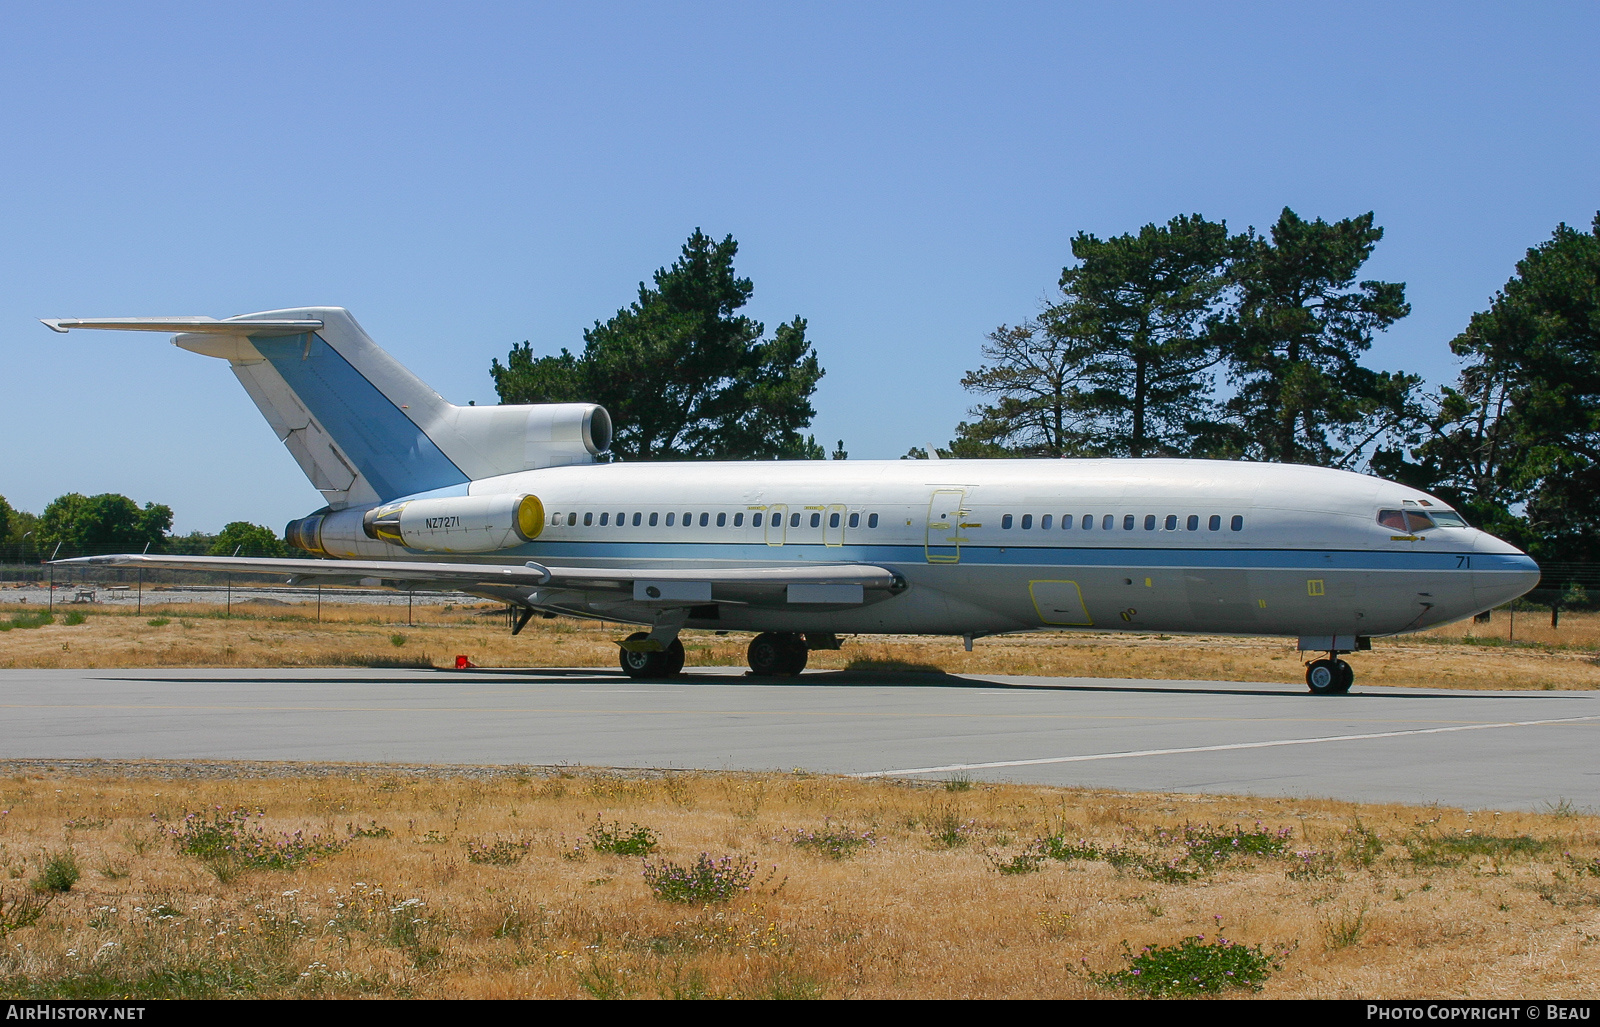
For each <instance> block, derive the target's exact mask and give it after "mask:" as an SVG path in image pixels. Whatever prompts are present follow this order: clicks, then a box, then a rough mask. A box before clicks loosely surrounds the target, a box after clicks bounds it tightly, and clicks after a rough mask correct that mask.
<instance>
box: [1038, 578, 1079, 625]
mask: <svg viewBox="0 0 1600 1027" xmlns="http://www.w3.org/2000/svg"><path fill="white" fill-rule="evenodd" d="M1039 585H1071V586H1072V590H1071V591H1070V592H1067V591H1066V590H1064V589H1063V590H1061V596H1063V597H1068V596H1070V597H1071V598H1069V599H1068V601H1067V602H1062V601H1061V598H1051V597H1048V596H1047V597H1046V599H1045V601H1044V602H1042V603H1041V602H1040V601H1039V592H1038V586H1039ZM1046 591H1047V592H1049V591H1054V590H1050V589H1047V590H1046ZM1028 595H1029V597H1030V598H1032V599H1033V609H1034V611H1035V612H1036V613H1038V614H1039V620H1040V621H1042V622H1043V623H1045V624H1061V625H1070V626H1072V627H1079V628H1092V627H1094V618H1092V617H1090V616H1089V607H1088V604H1086V603H1085V602H1084V601H1083V590H1082V589H1081V588H1079V587H1078V583H1077V582H1076V581H1030V582H1028ZM1072 599H1076V600H1077V609H1075V610H1074V609H1072V608H1071V607H1072Z"/></svg>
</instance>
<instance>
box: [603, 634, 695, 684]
mask: <svg viewBox="0 0 1600 1027" xmlns="http://www.w3.org/2000/svg"><path fill="white" fill-rule="evenodd" d="M649 637H650V633H649V632H648V631H635V632H634V633H633V634H631V635H629V636H628V641H630V642H638V641H640V640H642V639H646V638H649ZM617 662H618V663H620V664H621V665H622V672H623V673H624V674H626V675H628V676H629V677H630V678H670V677H672V676H673V675H674V674H676V673H678V672H679V671H681V670H683V643H682V642H680V641H679V640H678V639H676V638H674V639H673V640H672V644H671V645H669V646H668V647H667V648H666V650H665V651H663V652H659V653H634V652H629V651H628V650H626V649H620V650H618V656H617Z"/></svg>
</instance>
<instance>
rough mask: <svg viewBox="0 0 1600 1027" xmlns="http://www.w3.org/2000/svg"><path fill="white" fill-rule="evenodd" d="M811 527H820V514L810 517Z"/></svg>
mask: <svg viewBox="0 0 1600 1027" xmlns="http://www.w3.org/2000/svg"><path fill="white" fill-rule="evenodd" d="M811 526H812V527H813V528H820V527H822V515H821V514H819V513H814V514H812V515H811Z"/></svg>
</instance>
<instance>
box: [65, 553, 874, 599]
mask: <svg viewBox="0 0 1600 1027" xmlns="http://www.w3.org/2000/svg"><path fill="white" fill-rule="evenodd" d="M53 562H55V563H58V564H61V565H63V566H68V567H74V566H76V567H83V566H92V567H149V568H154V569H160V570H175V571H213V572H228V573H234V574H286V575H290V576H292V577H293V578H295V579H296V581H311V582H315V581H316V580H317V579H323V580H325V581H331V580H333V579H338V580H341V581H345V580H349V579H351V578H353V577H357V578H383V579H388V580H390V581H439V582H452V583H455V584H457V585H488V584H495V585H518V586H527V587H539V588H545V589H554V590H573V591H582V592H608V593H620V594H621V595H622V596H625V597H626V598H628V599H634V598H636V595H637V598H638V599H639V600H640V601H642V602H646V603H648V604H649V605H651V606H674V605H698V604H700V603H704V602H707V601H710V602H735V603H752V602H754V603H761V604H780V605H782V604H787V603H791V602H803V603H816V602H823V603H836V604H847V605H857V604H861V603H864V602H872V601H876V600H878V599H886V598H888V597H889V596H890V595H896V594H898V593H900V592H902V591H904V590H905V587H906V583H905V579H903V578H901V577H900V575H898V574H896V573H894V572H893V571H890V570H886V569H884V568H882V567H874V566H870V565H864V564H851V563H839V564H800V565H787V566H777V567H774V566H763V567H671V568H662V567H637V568H619V567H547V566H544V565H541V564H537V563H519V564H494V563H466V562H456V561H446V562H440V563H424V562H416V561H399V560H392V561H391V560H295V559H274V558H270V557H238V556H145V555H141V554H137V553H130V554H127V555H121V556H80V557H76V558H74V559H71V560H56V561H53ZM668 583H671V584H670V586H668ZM636 585H637V586H638V587H637V588H636ZM693 585H700V586H704V587H703V588H694V587H689V586H693ZM663 586H667V587H663ZM796 586H799V587H798V588H796ZM819 586H825V587H819ZM652 588H655V589H656V590H657V592H658V593H659V596H653V595H650V594H649V592H650V589H652ZM869 591H871V592H875V593H877V594H876V595H872V596H871V597H870V598H869V597H868V595H867V593H868V592H869Z"/></svg>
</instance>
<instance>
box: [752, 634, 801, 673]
mask: <svg viewBox="0 0 1600 1027" xmlns="http://www.w3.org/2000/svg"><path fill="white" fill-rule="evenodd" d="M810 654H811V650H809V649H807V648H806V643H805V640H804V639H802V638H801V637H800V636H799V635H795V634H791V633H789V632H779V631H765V632H762V633H761V634H759V635H757V636H756V637H755V638H753V639H751V640H750V649H749V650H748V652H747V653H746V656H747V658H748V659H749V661H750V669H751V670H752V671H754V672H755V673H756V674H759V675H761V676H762V677H768V676H774V675H784V676H791V675H794V674H798V673H800V672H801V671H802V670H805V669H806V658H807V657H808V656H810Z"/></svg>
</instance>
